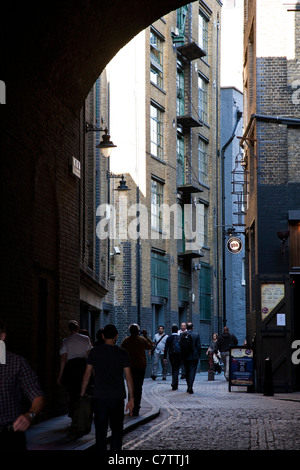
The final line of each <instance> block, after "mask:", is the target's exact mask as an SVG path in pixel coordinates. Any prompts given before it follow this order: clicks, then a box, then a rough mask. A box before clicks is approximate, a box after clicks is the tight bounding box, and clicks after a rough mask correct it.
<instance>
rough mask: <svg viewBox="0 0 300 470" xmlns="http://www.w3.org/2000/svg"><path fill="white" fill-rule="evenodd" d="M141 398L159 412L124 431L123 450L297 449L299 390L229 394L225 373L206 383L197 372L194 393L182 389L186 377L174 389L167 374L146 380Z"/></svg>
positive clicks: (299, 436)
mask: <svg viewBox="0 0 300 470" xmlns="http://www.w3.org/2000/svg"><path fill="white" fill-rule="evenodd" d="M144 398H145V400H147V401H148V402H150V403H156V405H157V406H159V407H160V416H159V418H157V419H156V420H155V421H153V422H151V423H149V424H148V425H147V426H143V427H141V428H139V430H138V432H133V433H130V435H127V436H126V437H125V439H124V449H127V450H159V449H174V450H175V449H176V450H186V449H189V450H299V449H300V403H299V402H300V394H299V393H295V394H275V395H274V396H273V397H265V396H263V395H262V394H257V393H247V388H246V387H232V391H231V392H229V391H228V382H227V381H226V380H225V379H224V376H223V374H221V375H217V376H215V380H214V381H208V380H207V373H201V374H197V377H196V380H195V384H194V394H193V395H190V394H188V393H186V384H185V381H184V380H181V381H180V384H179V389H178V390H176V391H172V390H171V387H170V378H168V379H167V381H166V382H163V381H161V380H160V379H158V380H157V381H155V382H154V381H152V380H151V379H146V380H145V385H144ZM144 429H145V430H144ZM149 430H151V432H149Z"/></svg>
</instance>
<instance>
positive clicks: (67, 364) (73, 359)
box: [57, 320, 92, 418]
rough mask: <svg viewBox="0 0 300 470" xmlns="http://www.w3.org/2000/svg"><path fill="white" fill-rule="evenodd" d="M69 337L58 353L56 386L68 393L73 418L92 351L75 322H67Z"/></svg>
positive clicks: (70, 412) (88, 341)
mask: <svg viewBox="0 0 300 470" xmlns="http://www.w3.org/2000/svg"><path fill="white" fill-rule="evenodd" d="M68 326H69V331H70V336H68V337H67V338H64V339H63V342H62V347H61V349H60V351H59V353H60V356H61V361H60V372H59V376H58V381H57V382H58V384H59V385H61V384H63V385H65V386H66V389H67V392H68V393H69V399H70V401H69V416H70V418H72V417H73V413H74V409H75V404H76V402H77V400H78V398H79V396H80V389H81V382H82V377H83V374H84V371H85V367H86V359H87V356H88V354H89V352H90V350H91V349H92V345H91V341H90V338H89V337H88V336H86V335H80V334H79V333H78V332H79V324H78V322H77V321H76V320H71V321H70V322H69V325H68Z"/></svg>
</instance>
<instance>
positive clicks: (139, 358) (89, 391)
mask: <svg viewBox="0 0 300 470" xmlns="http://www.w3.org/2000/svg"><path fill="white" fill-rule="evenodd" d="M68 327H69V332H70V334H69V336H68V337H67V338H65V339H64V340H63V342H62V347H61V349H60V357H61V363H60V370H59V375H58V380H57V383H58V385H64V386H65V388H66V390H67V392H68V393H69V417H70V418H71V419H72V424H71V427H70V435H69V437H70V438H73V439H76V438H78V437H79V436H81V435H84V434H86V433H88V432H90V429H91V422H92V416H94V424H95V437H96V439H95V440H96V444H95V448H96V450H105V449H106V445H107V431H108V426H110V429H111V440H110V450H111V451H118V450H121V448H122V436H123V421H124V414H125V411H128V412H129V414H130V415H131V416H138V415H139V411H140V407H141V399H142V388H143V382H144V377H145V371H146V366H147V358H146V354H145V352H146V351H148V354H149V355H152V357H153V360H152V375H151V378H152V379H153V380H156V378H157V375H158V369H159V364H160V365H161V369H162V380H166V375H167V362H168V359H169V361H170V364H171V368H172V382H171V387H172V390H177V389H178V380H179V373H180V370H181V378H182V379H185V380H186V384H187V393H189V394H192V393H193V384H194V380H195V376H196V372H197V366H198V362H199V359H200V354H201V341H200V336H199V334H198V333H195V332H194V331H193V324H192V323H191V322H188V323H182V324H181V326H180V329H179V328H178V326H177V325H173V326H172V332H171V334H170V335H167V334H166V333H165V331H164V326H163V325H159V327H158V332H157V334H156V335H155V337H154V341H153V342H152V340H151V339H150V338H149V337H148V335H147V331H146V330H142V331H140V327H139V325H137V324H136V323H134V324H132V325H130V327H129V335H128V336H127V337H126V338H125V339H124V340H123V341H122V342H121V346H120V347H119V346H117V345H116V342H117V340H118V336H119V333H118V330H117V328H116V327H115V325H113V324H108V325H106V326H105V327H104V328H102V329H100V330H99V331H98V332H97V335H96V337H97V341H96V342H95V343H94V345H92V344H91V341H90V338H89V335H88V333H87V331H81V330H80V329H79V324H78V322H77V321H75V320H71V321H70V322H69V324H68ZM5 337H6V329H5V325H4V323H3V322H1V320H0V342H1V343H2V342H4V339H5ZM230 344H237V339H236V337H235V336H234V335H230V334H229V331H228V328H227V327H225V328H224V330H223V333H222V335H220V336H219V337H218V336H217V335H216V334H214V335H213V338H212V343H211V346H210V348H209V350H211V351H213V353H214V354H216V356H217V357H218V355H220V356H221V358H222V361H223V364H224V367H225V369H224V373H225V377H226V378H228V376H227V371H228V357H229V347H230ZM124 377H125V381H126V385H127V404H126V407H124V402H125V398H126V388H125V383H124ZM0 379H1V380H0V393H1V400H0V447H1V446H2V445H5V448H7V449H16V450H17V449H26V438H25V431H26V429H27V428H28V427H29V426H30V424H31V421H32V420H33V419H34V417H35V416H36V415H37V414H39V413H40V412H41V411H42V410H43V408H44V406H45V397H44V393H43V391H42V389H41V387H40V385H39V382H38V379H37V376H36V374H35V373H34V372H33V370H32V369H31V367H30V366H29V364H28V363H27V361H26V360H25V359H24V358H22V357H21V356H18V355H16V354H13V353H10V352H7V354H6V362H5V364H3V362H2V363H1V362H0ZM23 394H25V395H26V397H27V398H28V400H29V409H28V410H27V411H26V410H25V411H24V410H23V409H22V396H23ZM17 431H18V432H17Z"/></svg>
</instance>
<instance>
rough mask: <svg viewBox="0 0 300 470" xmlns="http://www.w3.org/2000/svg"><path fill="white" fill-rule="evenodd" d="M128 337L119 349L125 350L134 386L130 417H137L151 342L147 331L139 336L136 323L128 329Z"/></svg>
mask: <svg viewBox="0 0 300 470" xmlns="http://www.w3.org/2000/svg"><path fill="white" fill-rule="evenodd" d="M129 332H130V336H127V337H126V338H125V339H124V340H123V342H122V344H121V348H123V349H126V350H127V351H128V354H129V358H130V368H131V372H132V378H133V385H134V408H133V412H132V415H133V416H138V415H139V411H140V407H141V399H142V390H143V383H144V377H145V370H146V367H147V359H146V354H145V351H146V350H151V349H152V346H153V345H152V341H151V339H150V338H148V337H147V331H146V330H143V331H142V335H140V334H139V333H140V327H139V325H137V324H136V323H133V324H132V325H130V327H129Z"/></svg>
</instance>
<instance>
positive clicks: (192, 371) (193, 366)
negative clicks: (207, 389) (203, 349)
mask: <svg viewBox="0 0 300 470" xmlns="http://www.w3.org/2000/svg"><path fill="white" fill-rule="evenodd" d="M197 365H198V359H196V360H194V359H193V360H184V367H185V380H186V383H187V388H188V390H192V389H193V384H194V381H195V377H196V372H197Z"/></svg>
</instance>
